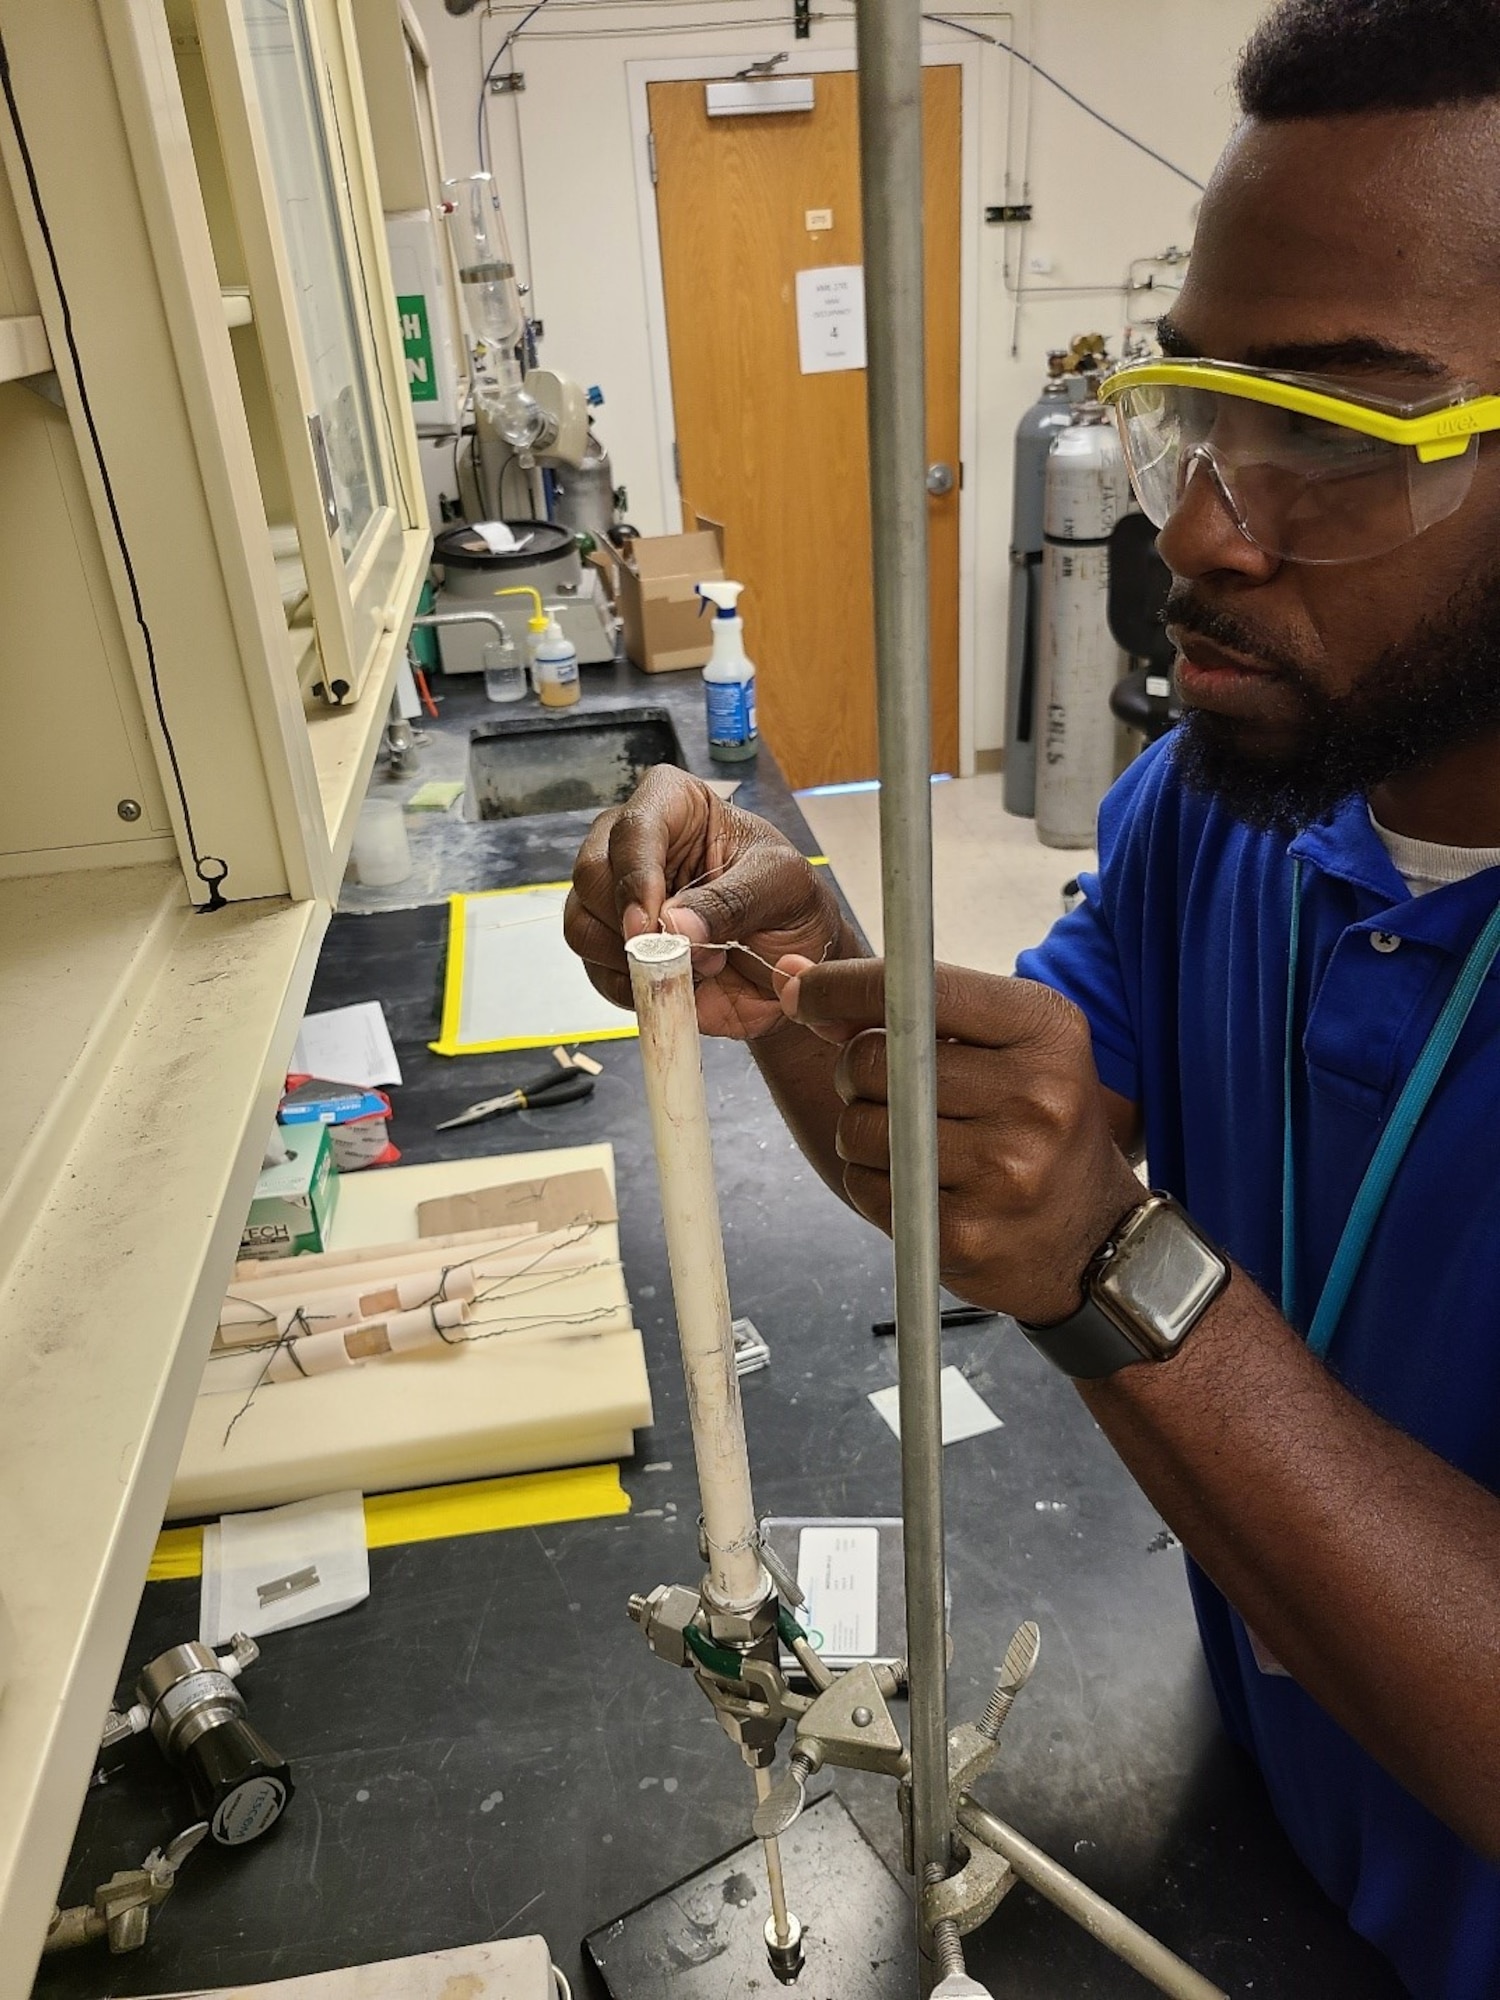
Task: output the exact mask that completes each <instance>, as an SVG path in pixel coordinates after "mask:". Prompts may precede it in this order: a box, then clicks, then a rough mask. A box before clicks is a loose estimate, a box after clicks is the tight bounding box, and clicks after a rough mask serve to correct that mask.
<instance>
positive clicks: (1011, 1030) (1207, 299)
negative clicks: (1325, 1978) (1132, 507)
mask: <svg viewBox="0 0 1500 2000" xmlns="http://www.w3.org/2000/svg"><path fill="white" fill-rule="evenodd" d="M1239 90H1240V98H1241V105H1242V109H1243V111H1244V114H1245V115H1244V119H1243V122H1242V123H1241V125H1240V127H1239V129H1238V130H1237V132H1236V133H1235V135H1234V137H1233V138H1232V140H1231V141H1230V144H1229V147H1228V149H1227V151H1226V153H1225V155H1224V158H1223V160H1222V161H1221V162H1220V165H1219V167H1218V169H1217V171H1216V173H1215V175H1214V178H1213V182H1212V185H1211V186H1210V188H1209V191H1208V194H1207V197H1206V199H1205V201H1204V203H1203V210H1202V218H1201V224H1200V228H1199V232H1198V238H1197V243H1196V247H1195V249H1194V254H1193V260H1192V265H1191V269H1190V273H1189V276H1188V280H1187V283H1186V285H1185V287H1184V289H1183V292H1182V295H1181V297H1180V300H1179V302H1178V307H1177V310H1176V312H1175V313H1174V315H1173V318H1172V323H1171V325H1170V326H1168V327H1165V328H1164V330H1163V346H1164V349H1165V357H1164V359H1163V360H1161V361H1159V362H1147V363H1133V364H1129V365H1127V366H1126V367H1125V368H1123V369H1121V370H1119V371H1118V372H1117V374H1116V375H1115V376H1114V377H1113V378H1112V379H1111V380H1110V381H1108V382H1107V383H1106V385H1105V388H1104V391H1103V394H1104V396H1105V399H1106V401H1107V402H1108V403H1109V405H1110V406H1111V407H1112V408H1113V410H1114V411H1115V413H1116V415H1117V417H1118V420H1119V423H1120V427H1121V434H1122V437H1123V439H1124V442H1125V447H1126V452H1127V456H1128V459H1129V462H1130V468H1131V474H1132V479H1133V481H1134V484H1135V488H1136V492H1137V495H1138V497H1139V499H1140V501H1141V504H1142V506H1143V508H1144V509H1145V511H1146V513H1147V514H1148V515H1149V516H1151V518H1152V519H1153V521H1154V522H1155V523H1156V525H1157V527H1158V528H1159V529H1160V548H1161V552H1162V555H1163V557H1164V558H1165V559H1166V561H1167V563H1168V564H1169V566H1170V567H1171V569H1172V571H1173V575H1174V587H1173V591H1172V597H1171V601H1170V605H1169V611H1168V623H1169V629H1170V631H1171V634H1172V637H1173V639H1174V640H1175V642H1176V645H1177V648H1178V653H1179V661H1178V669H1177V673H1178V682H1179V686H1180V690H1181V694H1182V698H1183V702H1184V705H1185V710H1186V714H1185V719H1184V722H1183V725H1182V727H1181V729H1180V730H1179V731H1178V732H1177V733H1176V735H1175V737H1173V738H1169V739H1168V740H1167V741H1166V742H1164V743H1162V744H1160V745H1158V746H1157V747H1156V748H1155V749H1154V750H1151V751H1148V752H1147V753H1146V754H1145V755H1144V756H1142V757H1141V758H1140V759H1139V760H1138V761H1137V763H1136V764H1135V765H1134V766H1133V767H1132V769H1131V770H1130V771H1129V772H1128V773H1127V775H1126V776H1125V778H1124V779H1123V780H1122V781H1121V783H1120V784H1119V785H1118V786H1117V787H1116V788H1115V790H1114V791H1113V792H1112V793H1111V795H1110V797H1109V798H1108V799H1107V800H1106V801H1105V804H1104V808H1103V811H1102V814H1101V821H1100V836H1099V850H1100V867H1099V873H1098V876H1097V877H1096V878H1091V879H1089V880H1088V881H1087V882H1086V885H1085V886H1086V900H1085V901H1084V903H1083V904H1082V906H1081V907H1080V908H1079V909H1077V910H1076V911H1075V912H1073V914H1072V915H1070V916H1069V917H1067V918H1065V919H1064V920H1063V921H1062V922H1061V923H1060V924H1059V925H1058V926H1057V927H1056V928H1055V929H1054V931H1053V932H1052V934H1051V936H1050V937H1049V938H1048V939H1047V940H1046V942H1045V943H1044V944H1043V945H1042V946H1041V947H1040V948H1039V949H1038V950H1036V951H1034V952H1031V953H1029V954H1028V955H1026V957H1024V958H1023V960H1022V961H1021V964H1020V967H1019V968H1018V970H1019V973H1020V975H1021V976H1020V977H1018V978H1016V979H1013V980H1007V979H997V978H990V977H986V976H982V975H979V974H975V973H971V972H965V971H961V970H958V969H955V968H948V967H944V968H940V969H939V981H938V1034H939V1036H940V1038H941V1041H940V1046H939V1050H938V1110H939V1119H940V1127H939V1143H940V1169H941V1180H942V1190H943V1192H942V1232H943V1261H944V1273H945V1277H946V1280H947V1282H948V1283H949V1284H951V1285H952V1286H953V1287H954V1288H955V1289H957V1290H958V1291H960V1292H961V1293H963V1294H964V1295H965V1296H966V1297H968V1298H971V1299H974V1300H976V1301H978V1302H980V1303H982V1304H986V1305H990V1306H993V1307H996V1308H998V1309H1001V1310H1003V1311H1006V1312H1008V1313H1011V1314H1013V1315H1014V1316H1015V1318H1016V1319H1017V1320H1018V1321H1019V1322H1021V1325H1022V1329H1023V1331H1024V1332H1025V1333H1026V1334H1027V1335H1028V1337H1030V1338H1031V1339H1032V1340H1033V1341H1034V1342H1035V1344H1036V1345H1037V1346H1038V1347H1039V1348H1041V1350H1042V1351H1043V1352H1044V1353H1046V1354H1048V1355H1049V1357H1050V1358H1051V1359H1052V1360H1054V1361H1055V1362H1056V1363H1057V1364H1058V1365H1059V1366H1060V1367H1062V1368H1064V1369H1065V1370H1066V1371H1067V1372H1068V1373H1070V1374H1071V1375H1072V1376H1073V1377H1074V1378H1075V1379H1076V1380H1077V1382H1078V1387H1079V1393H1080V1394H1081V1395H1082V1396H1083V1398H1084V1400H1085V1402H1086V1403H1087V1405H1088V1407H1089V1409H1090V1410H1091V1412H1092V1413H1093V1415H1094V1417H1095V1418H1096V1419H1097V1421H1098V1423H1099V1424H1100V1426H1101V1427H1102V1429H1103V1430H1104V1431H1105V1432H1106V1434H1107V1435H1108V1437H1109V1438H1110V1440H1111V1442H1112V1443H1113V1445H1114V1446H1115V1449H1116V1450H1117V1451H1118V1452H1119V1453H1120V1454H1121V1456H1122V1457H1123V1458H1124V1460H1125V1462H1126V1463H1127V1464H1128V1465H1129V1467H1130V1469H1131V1471H1132V1472H1133V1473H1134V1474H1135V1476H1136V1478H1137V1479H1138V1480H1139V1482H1140V1484H1141V1485H1142V1486H1143V1487H1144V1489H1145V1490H1146V1492H1147V1493H1148V1494H1149V1495H1150V1497H1151V1498H1152V1500H1153V1501H1154V1502H1155V1503H1156V1505H1157V1506H1158V1507H1159V1509H1160V1510H1161V1512H1162V1514H1163V1515H1164V1516H1165V1517H1166V1519H1167V1520H1168V1521H1169V1522H1170V1523H1171V1524H1172V1526H1173V1527H1174V1528H1175V1529H1176V1531H1177V1533H1178V1534H1179V1536H1180V1537H1181V1538H1182V1540H1183V1542H1184V1543H1185V1544H1186V1546H1187V1549H1188V1551H1189V1553H1190V1556H1191V1559H1192V1560H1191V1566H1190V1571H1191V1581H1192V1587H1193V1593H1194V1599H1195V1603H1196V1607H1197V1612H1198V1618H1199V1624H1200V1629H1201V1632H1202V1636H1203V1643H1204V1647H1205V1651H1206V1654H1207V1657H1208V1662H1209V1667H1210V1671H1211V1674H1212V1677H1213V1681H1214V1685H1215V1688H1216V1691H1217V1693H1218V1697H1219V1701H1220V1705H1221V1708H1222V1711H1223V1715H1224V1718H1225V1722H1226V1724H1227V1726H1228V1729H1229V1731H1230V1733H1231V1734H1232V1735H1233V1737H1234V1738H1235V1739H1236V1741H1238V1742H1239V1743H1240V1744H1242V1745H1243V1746H1244V1747H1245V1748H1246V1749H1248V1750H1249V1751H1250V1752H1251V1753H1252V1754H1253V1755H1254V1757H1255V1758H1256V1760H1257V1762H1258V1764H1259V1766H1260V1769H1261V1771H1262V1772H1263V1774H1264V1776H1265V1779H1266V1783H1267V1785H1268V1787H1269V1789H1270V1793H1271V1796H1272V1799H1273V1800H1274V1803H1275V1805H1276V1808H1277V1811H1278V1813H1279V1815H1280V1817H1281V1819H1282V1821H1283V1823H1284V1825H1285V1827H1286V1829H1287V1832H1288V1834H1289V1836H1290V1838H1291V1839H1292V1841H1293V1843H1294V1844H1295V1846H1296V1848H1297V1850H1298V1852H1299V1853H1300V1854H1301V1856H1302V1857H1303V1859H1304V1861H1305V1862H1306V1864H1307V1865H1308V1867H1309V1868H1310V1869H1311V1870H1312V1872H1313V1874H1314V1875H1315V1876H1316V1877H1317V1879H1318V1881H1319V1882H1320V1883H1321V1884H1322V1885H1323V1887H1324V1888H1325V1889H1326V1890H1327V1892H1328V1893H1329V1894H1330V1895H1331V1896H1332V1897H1334V1898H1335V1899H1336V1900H1337V1901H1338V1902H1339V1903H1340V1904H1341V1906H1342V1907H1343V1908H1344V1909H1345V1910H1346V1911H1347V1912H1348V1915H1349V1919H1350V1922H1351V1923H1352V1924H1353V1925H1354V1927H1355V1928H1356V1929H1357V1930H1359V1931H1361V1932H1362V1933H1363V1934H1364V1935H1365V1936H1366V1937H1368V1938H1370V1939H1372V1940H1373V1941H1374V1942H1375V1943H1376V1944H1377V1945H1379V1946H1380V1947H1381V1949H1382V1950H1384V1951H1385V1952H1386V1953H1387V1954H1388V1955H1389V1957H1390V1958H1391V1960H1392V1961H1393V1962H1394V1964H1395V1965H1396V1967H1397V1969H1398V1971H1399V1973H1400V1975H1401V1977H1402V1978H1403V1979H1404V1980H1405V1982H1406V1983H1407V1985H1408V1986H1409V1987H1410V1989H1411V1990H1412V1991H1413V1992H1414V1993H1416V1994H1418V1995H1422V1996H1432V2000H1493V1997H1494V1996H1495V1995H1496V1994H1500V1868H1497V1861H1500V1498H1497V1489H1500V1229H1497V1228H1496V1226H1495V1222H1494V1219H1493V1217H1494V1211H1493V1209H1492V1207H1491V1204H1492V1202H1493V1201H1494V1199H1495V1189H1496V1186H1497V1184H1500V1059H1497V1055H1496V1043H1497V1037H1500V972H1497V970H1496V956H1497V948H1500V311H1497V299H1500V5H1497V4H1496V0H1285V4H1283V5H1282V6H1280V7H1279V8H1278V9H1277V10H1276V11H1275V12H1274V13H1273V14H1272V15H1271V16H1270V17H1269V18H1268V19H1267V20H1266V22H1265V23H1264V24H1263V25H1262V27H1261V28H1260V30H1259V31H1258V32H1257V34H1256V35H1255V37H1254V38H1253V40H1252V41H1251V44H1250V46H1249V48H1248V49H1247V51H1246V53H1245V56H1244V58H1243V60H1242V63H1241V68H1240V74H1239ZM574 885H575V886H574V895H573V898H572V901H571V903H570V907H569V914H568V918H567V929H568V935H569V938H570V941H571V942H572V944H573V946H574V948H575V949H576V950H577V951H578V952H579V953H580V954H581V955H582V957H583V958H584V959H585V960H586V961H588V964H589V967H590V971H591V974H592V976H593V978H594V980H595V983H596V984H597V985H598V986H599V987H600V988H601V990H603V991H604V992H606V993H608V994H609V995H610V996H611V997H612V998H614V999H616V1000H618V1001H619V1002H620V1003H621V1004H623V1005H628V1004H629V986H628V981H627V979H626V976H625V972H624V959H623V955H622V944H621V940H622V935H623V936H632V935H634V934H636V933H637V932H639V931H641V930H644V929H646V928H648V927H655V926H656V924H657V923H658V922H661V923H664V924H666V925H667V926H668V927H670V928H672V929H675V930H677V931H680V932H682V933H684V934H685V935H687V936H688V937H690V938H692V939H693V940H694V941H695V942H696V943H698V944H699V945H700V946H702V947H704V948H703V949H701V950H700V951H699V953H698V960H699V963H698V971H699V974H700V978H701V985H700V988H699V1004H700V1018H701V1020H702V1024H703V1026H704V1028H705V1030H706V1031H708V1032H709V1033H719V1034H730V1035H737V1036H740V1037H743V1038H745V1039H746V1040H747V1041H748V1042H749V1044H750V1047H751V1049H752V1051H753V1053H754V1055H755V1058H756V1061H757V1062H758V1063H759V1065H760V1067H761V1069H762V1071H763V1073H764V1075H765V1077H766V1080H767V1082H768V1084H769V1085H770V1088H771V1090H772V1092H773V1093H774V1095H775V1097H776V1100H777V1102H778V1104H779V1105H780V1107H781V1109H782V1111H783V1113H784V1115H785V1117H786V1119H787V1122H788V1124H789V1125H790V1126H791V1128H792V1130H793V1132H794V1133H795V1134H796V1136H797V1138H798V1140H799V1142H800V1144H801V1145H802V1147H803V1148H804V1150H805V1151H806V1152H807V1154H808V1156H809V1157H810V1158H811V1159H812V1160H813V1161H814V1163H815V1164H816V1165H817V1166H818V1167H819V1169H820V1171H821V1172H822V1173H823V1174H824V1176H825V1178H826V1179H827V1180H828V1181H829V1182H830V1184H831V1185H832V1186H833V1187H834V1188H835V1189H836V1190H837V1191H838V1192H839V1193H840V1194H842V1195H843V1196H844V1197H845V1199H846V1200H848V1201H849V1202H850V1203H851V1204H852V1205H853V1206H854V1207H855V1208H856V1209H858V1210H859V1211H860V1212H861V1213H862V1214H864V1215H866V1216H868V1217H869V1218H870V1219H871V1220H872V1221H875V1222H877V1223H879V1224H881V1225H882V1226H886V1227H888V1226H889V1221H890V1203H891V1194H890V1180H889V1155H888V1131H887V1117H886V1106H885V1066H884V1054H883V1036H882V1034H881V1032H880V1029H881V1024H882V1021H883V1000H882V992H881V967H880V964H879V963H878V962H877V961H875V960H872V959H869V958H866V957H861V956H859V955H858V947H857V944H856V942H855V940H854V939H853V938H852V937H851V936H850V934H849V932H848V930H847V928H846V927H845V926H844V925H843V924H842V922H841V920H840V917H839V914H838V911H837V910H836V908H835V906H834V903H833V900H832V898H831V896H830V895H829V894H828V892H827V890H826V889H825V888H824V887H823V886H821V885H820V884H819V882H818V881H817V879H816V876H815V874H814V873H813V871H811V870H810V869H809V868H808V867H807V866H806V864H805V863H804V862H802V861H801V860H800V859H799V858H798V857H797V856H796V855H795V854H794V853H793V851H792V850H791V848H790V847H789V845H788V844H787V843H786V842H785V841H783V840H782V839H781V838H780V836H779V835H778V834H776V833H775V832H774V831H773V830H772V829H771V828H769V827H768V826H765V825H763V824H762V823H760V822H759V821H756V820H753V819H751V818H750V817H748V816H747V815H744V814H740V813H736V812H735V811H733V810H732V809H731V808H728V807H725V806H723V805H722V804H720V803H719V802H718V801H717V800H716V799H715V798H714V797H713V796H712V794H711V793H709V792H708V791H707V790H706V788H704V787H703V786H701V785H700V784H698V783H697V782H696V781H695V780H692V779H690V778H687V777H685V776H684V775H683V774H681V773H674V772H659V773H656V774H653V776H652V777H651V778H650V779H648V781H647V783H646V784H645V785H644V786H643V787H642V788H641V790H640V792H639V793H638V794H637V796H636V797H635V799H633V800H632V801H631V803H630V804H629V805H627V806H626V807H624V808H622V809H621V810H619V811H617V812H614V813H609V814H606V815H605V816H604V817H603V819H602V820H601V821H600V822H599V823H598V824H597V825H596V827H595V828H594V829H593V831H592V832H591V834H590V836H589V838H588V841H587V842H586V843H585V846H584V848H583V851H582V853H581V854H580V857H579V861H578V867H577V871H576V874H575V878H574ZM690 885H696V886H690ZM730 939H737V940H740V941H742V942H743V943H745V944H747V945H749V946H751V947H752V948H753V949H754V951H755V952H757V953H759V954H760V955H761V957H763V958H765V959H768V960H771V961H773V962H777V961H780V965H781V970H782V973H783V977H782V978H781V979H778V980H777V981H775V982H774V986H775V987H779V988H780V989H781V990H780V992H779V995H778V994H777V993H776V992H775V991H774V989H773V982H772V981H771V980H770V979H769V978H767V977H766V976H765V975H764V974H763V972H762V970H761V968H760V967H759V966H757V965H756V963H755V961H754V960H753V959H750V958H748V957H746V956H745V955H743V954H741V953H738V952H729V953H726V952H724V951H723V950H716V949H714V948H713V947H714V946H715V944H716V943H721V942H723V941H727V940H730ZM1142 1144H1144V1149H1145V1153H1146V1155H1147V1157H1148V1159H1149V1164H1150V1173H1151V1180H1152V1186H1153V1188H1155V1189H1157V1190H1162V1191H1165V1192H1164V1194H1161V1195H1154V1196H1152V1197H1150V1198H1149V1199H1145V1200H1143V1191H1142V1188H1141V1186H1140V1184H1139V1182H1138V1181H1137V1179H1136V1178H1135V1175H1134V1173H1133V1172H1132V1168H1131V1165H1130V1160H1131V1158H1132V1157H1134V1156H1135V1155H1136V1153H1137V1152H1138V1150H1139V1148H1140V1147H1141V1146H1142ZM1167 1197H1171V1198H1170V1199H1169V1198H1167Z"/></svg>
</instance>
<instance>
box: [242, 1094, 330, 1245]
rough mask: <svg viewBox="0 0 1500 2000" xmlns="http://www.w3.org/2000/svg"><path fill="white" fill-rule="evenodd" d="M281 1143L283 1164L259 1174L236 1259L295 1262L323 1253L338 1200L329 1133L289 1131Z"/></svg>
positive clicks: (320, 1128)
mask: <svg viewBox="0 0 1500 2000" xmlns="http://www.w3.org/2000/svg"><path fill="white" fill-rule="evenodd" d="M281 1138H282V1140H283V1142H284V1144H285V1146H286V1158H285V1159H284V1160H282V1161H281V1162H280V1163H279V1164H278V1165H276V1166H274V1167H263V1168H262V1169H261V1175H260V1179H259V1180H258V1181H257V1182H256V1184H255V1199H254V1201H252V1202H251V1204H250V1213H249V1215H248V1216H247V1218H246V1220H245V1229H244V1234H243V1235H242V1236H241V1237H240V1255H241V1257H266V1258H270V1257H295V1256H296V1255H297V1254H298V1253H299V1252H300V1251H317V1250H326V1249H327V1248H328V1225H329V1224H330V1223H331V1222H332V1220H333V1211H334V1207H335V1204H336V1203H337V1201H338V1198H339V1170H338V1168H337V1167H336V1166H335V1165H334V1164H333V1138H332V1131H331V1128H330V1127H329V1126H327V1125H290V1126H287V1127H285V1128H284V1129H283V1130H282V1132H281Z"/></svg>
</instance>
